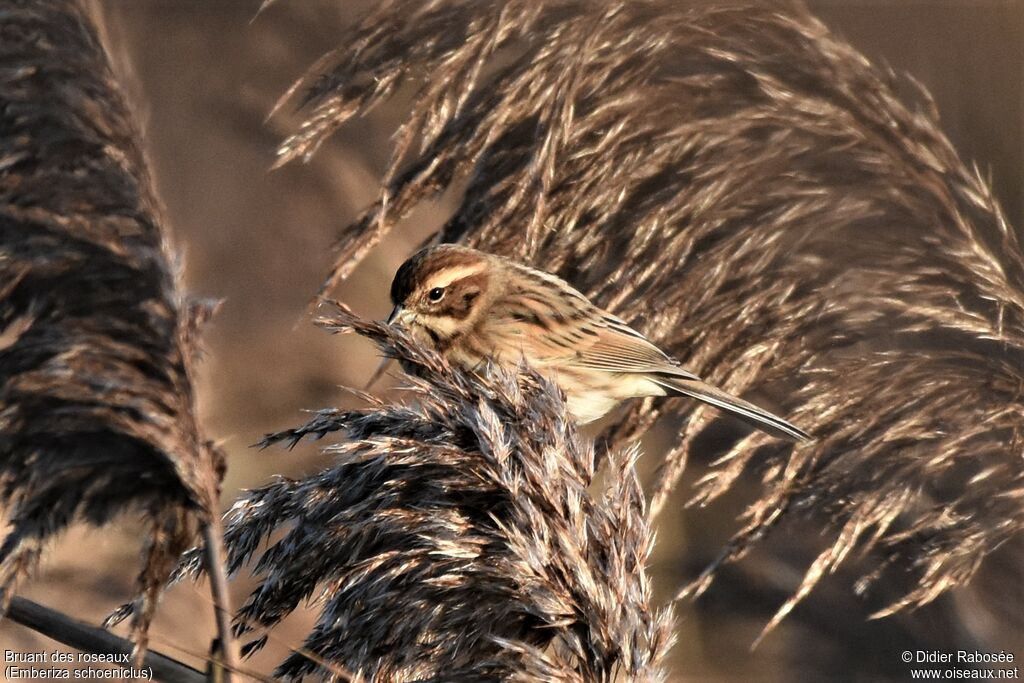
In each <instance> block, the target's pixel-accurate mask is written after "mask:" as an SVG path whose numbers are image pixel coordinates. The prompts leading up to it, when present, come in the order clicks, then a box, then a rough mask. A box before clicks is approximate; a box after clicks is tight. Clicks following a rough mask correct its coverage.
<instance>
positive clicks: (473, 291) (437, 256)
mask: <svg viewBox="0 0 1024 683" xmlns="http://www.w3.org/2000/svg"><path fill="white" fill-rule="evenodd" d="M391 300H392V303H394V305H395V309H394V311H392V314H391V317H390V318H389V322H392V323H396V324H399V325H401V326H403V327H405V328H407V329H408V330H409V331H410V333H411V334H413V336H414V337H416V338H417V339H418V340H419V341H420V342H421V343H424V344H426V345H428V346H431V347H433V348H435V349H436V350H437V351H439V352H440V353H442V354H443V355H444V356H445V357H446V358H447V359H448V360H449V361H450V362H452V363H455V364H457V365H460V366H462V367H467V368H475V367H477V366H479V365H480V364H481V363H482V362H483V361H484V360H485V359H488V358H490V359H493V360H495V361H497V362H498V363H501V364H515V363H518V362H520V360H522V359H524V358H525V360H526V361H527V362H528V363H529V364H530V365H531V366H533V367H534V368H536V369H538V370H540V371H542V372H544V371H550V374H551V375H552V377H553V378H554V380H555V381H556V382H557V384H558V385H559V387H560V388H561V389H562V391H564V392H565V395H566V401H567V405H568V408H569V412H571V413H572V415H573V417H575V418H576V419H577V420H578V421H580V422H582V423H587V422H592V421H594V420H596V419H598V418H600V417H602V416H603V415H605V414H606V413H607V412H608V411H610V410H611V409H612V408H614V407H615V406H616V405H617V404H619V403H620V402H621V401H623V400H625V399H629V398H639V397H643V396H665V395H682V396H689V397H692V398H696V399H698V400H700V401H703V402H705V403H708V404H710V405H712V406H715V407H717V408H720V409H722V410H725V411H726V412H728V413H730V414H732V415H735V416H736V417H739V418H741V419H743V420H744V421H745V422H748V423H750V424H752V425H753V426H755V427H757V428H758V429H761V430H764V431H766V432H768V433H770V434H773V435H775V436H779V437H782V438H787V439H797V440H803V439H807V438H808V436H807V434H806V433H804V432H803V431H802V430H800V429H799V428H797V427H795V426H793V425H792V424H790V423H789V422H787V421H786V420H783V419H782V418H780V417H778V416H776V415H773V414H772V413H769V412H768V411H766V410H763V409H762V408H759V407H757V406H755V405H753V404H751V403H749V402H747V401H744V400H742V399H739V398H736V397H735V396H731V395H729V394H727V393H725V392H724V391H721V390H720V389H717V388H715V387H713V386H711V385H710V384H708V383H706V382H704V381H702V380H701V379H700V378H699V377H697V376H696V375H694V374H693V373H691V372H689V371H687V370H686V369H684V368H683V367H681V366H680V365H679V363H678V361H676V360H674V359H673V358H670V357H669V356H667V355H666V354H665V353H664V352H663V351H661V349H659V348H658V347H657V346H655V345H654V344H652V343H651V342H650V341H648V340H647V338H646V337H644V336H643V335H642V334H640V333H639V332H637V331H636V330H634V329H632V328H631V327H629V325H627V324H626V323H625V322H623V321H622V320H621V319H620V318H617V317H616V316H614V315H612V314H610V313H608V312H607V311H604V310H602V309H600V308H598V307H597V306H595V305H594V304H593V303H591V302H590V301H589V300H588V299H587V298H586V297H585V296H584V295H583V294H581V293H580V292H578V291H577V290H575V289H573V288H572V287H571V286H570V285H569V284H568V283H566V282H565V281H563V280H561V279H559V278H558V277H555V276H554V275H551V274H549V273H545V272H543V271H539V270H535V269H533V268H529V267H527V266H524V265H522V264H519V263H515V262H514V261H510V260H508V259H506V258H503V257H500V256H495V255H492V254H486V253H484V252H480V251H477V250H475V249H470V248H468V247H462V246H456V245H450V244H446V245H440V246H435V247H427V248H426V249H423V250H421V251H419V252H418V253H416V254H414V255H413V256H412V257H411V258H410V259H409V260H408V261H406V262H405V263H404V264H402V266H401V267H400V268H399V269H398V272H397V273H396V274H395V278H394V280H393V281H392V283H391Z"/></svg>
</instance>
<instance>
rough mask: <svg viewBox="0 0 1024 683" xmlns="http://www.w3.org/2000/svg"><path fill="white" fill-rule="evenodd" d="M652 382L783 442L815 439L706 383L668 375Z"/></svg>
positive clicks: (780, 419)
mask: <svg viewBox="0 0 1024 683" xmlns="http://www.w3.org/2000/svg"><path fill="white" fill-rule="evenodd" d="M652 379H653V380H654V381H655V382H656V383H657V384H658V385H659V386H661V387H663V388H664V389H665V390H666V391H667V392H668V394H669V395H670V396H671V395H673V394H676V395H682V396H689V397H691V398H695V399H697V400H698V401H703V402H704V403H707V404H708V405H712V406H714V407H716V408H719V409H721V410H724V411H725V412H727V413H729V414H730V415H735V416H736V417H738V418H739V419H741V420H743V421H744V422H746V423H747V424H749V425H751V426H752V427H756V428H757V429H760V430H761V431H763V432H767V433H768V434H771V435H772V436H777V437H779V438H780V439H787V440H790V441H808V440H809V439H810V438H811V437H810V435H809V434H807V432H805V431H803V430H802V429H800V428H799V427H797V426H795V425H793V424H790V423H789V422H787V421H786V420H783V419H782V418H781V417H779V416H778V415H773V414H772V413H769V412H768V411H767V410H765V409H764V408H758V407H757V406H755V405H754V404H753V403H750V402H748V401H744V400H743V399H742V398H737V397H735V396H733V395H731V394H727V393H726V392H724V391H722V390H721V389H717V388H715V387H713V386H711V385H710V384H708V383H707V382H704V381H703V380H699V379H692V378H689V377H674V376H664V375H663V376H660V377H656V378H652Z"/></svg>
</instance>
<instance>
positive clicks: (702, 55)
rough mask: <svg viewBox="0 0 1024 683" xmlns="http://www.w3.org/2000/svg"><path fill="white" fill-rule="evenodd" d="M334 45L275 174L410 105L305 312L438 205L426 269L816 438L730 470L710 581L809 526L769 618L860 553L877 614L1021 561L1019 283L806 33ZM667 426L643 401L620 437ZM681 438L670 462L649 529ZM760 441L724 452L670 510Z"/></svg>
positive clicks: (663, 18) (439, 3) (644, 32)
mask: <svg viewBox="0 0 1024 683" xmlns="http://www.w3.org/2000/svg"><path fill="white" fill-rule="evenodd" d="M339 45H340V46H341V47H340V48H339V49H338V51H337V52H335V53H333V54H331V55H329V56H327V57H325V59H324V60H322V61H321V62H320V63H319V64H318V65H317V66H316V67H315V68H314V69H312V70H311V71H310V73H309V74H308V75H307V77H306V78H305V79H303V80H302V81H300V82H299V83H297V84H296V86H295V87H294V88H293V89H292V91H291V92H290V94H289V96H290V97H291V98H292V99H293V101H295V102H296V103H297V104H298V105H299V106H300V107H302V108H304V109H305V111H307V112H308V115H307V118H306V121H305V123H304V124H303V125H302V126H301V128H300V129H299V130H298V131H297V132H296V133H295V134H294V135H293V136H291V137H290V138H289V139H287V140H286V141H285V142H284V143H283V145H282V146H281V150H280V155H281V156H280V159H281V161H282V162H285V161H288V160H290V159H294V158H308V157H309V156H310V155H311V154H313V153H314V152H315V151H316V149H317V147H318V146H319V145H320V144H321V143H322V142H323V140H324V139H325V138H326V137H327V136H328V135H330V134H331V133H332V132H333V131H334V130H336V129H337V128H338V127H339V126H341V125H343V124H344V123H345V121H347V120H348V119H350V118H352V117H354V116H357V115H360V114H362V113H364V112H366V111H368V110H369V109H371V108H372V107H374V106H375V105H377V104H379V103H381V102H383V101H385V100H387V99H388V98H390V97H391V96H393V95H394V94H395V93H396V92H398V91H399V90H400V89H402V88H405V87H416V88H417V96H416V98H415V100H414V104H413V106H412V108H411V110H410V112H409V115H408V118H407V120H406V122H405V123H404V124H403V125H402V127H401V128H400V129H399V130H398V132H397V136H396V139H397V144H396V149H395V152H394V155H393V158H394V163H393V165H392V167H391V169H390V171H389V174H388V176H387V178H386V179H385V183H384V185H383V188H382V191H381V195H380V197H379V199H378V201H377V203H376V204H375V205H374V206H373V207H371V209H370V210H369V211H368V212H367V213H366V214H365V216H364V217H363V218H362V219H360V220H359V221H357V222H356V223H354V224H353V225H351V226H348V227H347V228H345V229H344V230H343V231H342V232H341V234H340V236H339V242H338V244H339V246H338V258H337V262H336V265H335V268H334V271H333V272H332V274H331V277H330V278H329V280H328V282H327V283H326V284H325V290H326V289H327V288H329V287H330V285H332V284H334V283H336V282H337V281H339V280H340V279H343V278H344V277H346V276H347V275H348V274H349V273H350V272H351V271H352V269H353V268H354V267H355V266H356V264H358V263H359V261H360V260H361V259H362V258H363V257H364V256H365V255H366V254H367V253H368V251H369V250H370V249H371V248H372V247H373V246H374V245H375V244H377V243H378V242H379V240H380V239H381V238H382V236H383V235H384V234H386V232H387V231H388V230H389V229H390V227H391V226H392V225H394V223H395V222H396V221H398V220H399V219H400V218H402V217H403V216H405V215H406V214H407V213H408V211H409V210H410V209H411V208H412V207H413V206H415V205H416V204H417V203H418V202H420V201H422V200H423V199H425V198H429V197H432V196H435V195H437V194H438V193H440V192H442V191H444V190H445V189H447V188H449V187H451V186H452V185H453V184H454V183H456V182H460V181H463V180H465V181H466V182H467V183H468V186H467V189H466V192H465V195H464V197H463V199H462V203H461V205H460V206H459V208H458V210H457V211H456V213H455V215H454V216H453V217H452V218H451V220H450V221H449V222H448V224H447V225H446V226H445V228H444V229H443V230H442V231H441V233H440V234H439V235H438V236H437V237H438V239H439V240H440V241H461V242H464V243H467V244H469V245H471V246H474V247H477V248H480V249H483V250H487V251H492V252H496V253H502V254H505V255H510V256H514V257H516V258H519V259H522V260H525V261H527V262H530V263H532V264H534V265H537V266H538V267H541V268H543V269H545V270H549V271H553V272H556V273H557V274H558V275H560V276H562V277H564V278H565V279H567V280H568V281H570V282H571V283H573V284H574V285H575V286H577V287H578V288H579V289H581V290H582V291H583V292H584V293H585V294H587V295H588V296H589V297H591V298H592V299H593V300H594V301H595V302H596V303H598V304H599V305H601V306H602V307H605V308H607V309H609V310H611V311H613V312H615V313H617V314H618V315H620V316H621V317H623V318H624V319H625V320H626V321H627V322H628V323H629V324H630V325H631V326H633V327H635V328H636V329H638V330H641V331H642V332H644V333H645V334H646V335H648V336H649V337H650V338H651V339H652V340H654V341H655V342H656V343H658V345H659V346H661V347H662V348H663V349H665V350H666V351H667V352H668V353H670V355H673V356H675V357H677V358H679V359H680V360H681V361H683V362H684V363H685V365H686V366H687V367H688V368H690V369H692V370H693V371H695V372H697V373H698V374H700V375H702V376H704V377H706V378H707V379H708V380H710V381H712V382H714V383H716V384H718V385H719V386H722V387H723V388H724V389H726V390H728V391H730V392H733V393H743V392H744V391H747V390H755V389H756V390H757V391H759V392H763V393H765V394H766V395H769V396H771V397H773V398H774V399H775V400H776V401H777V402H778V403H779V405H780V408H779V409H778V410H777V411H776V412H779V413H780V414H783V415H786V416H787V417H789V418H791V419H792V420H793V421H794V422H795V423H797V424H800V425H801V426H802V427H804V428H805V429H807V430H808V431H810V432H811V433H812V434H814V435H815V436H816V437H817V441H816V442H815V443H813V444H808V445H801V446H799V447H797V448H796V449H795V450H794V451H792V453H790V452H789V451H787V450H785V449H780V448H778V446H768V447H767V448H766V449H762V450H758V451H757V452H758V453H759V454H762V455H759V458H761V457H763V458H765V459H767V460H766V465H765V471H766V472H767V474H766V478H765V481H764V489H763V490H764V493H763V494H762V496H761V497H760V499H759V500H758V501H756V502H755V503H754V505H752V506H751V509H750V513H749V515H748V519H747V520H745V527H744V529H743V530H742V531H741V532H739V533H738V535H737V537H736V539H734V543H733V544H732V545H731V546H730V547H731V548H734V549H736V550H737V552H735V553H728V552H727V553H725V557H729V558H732V557H735V556H738V555H741V554H742V548H744V547H746V545H747V544H748V543H749V542H751V541H753V540H756V539H759V538H762V537H763V536H764V535H765V533H766V532H767V531H768V529H769V528H770V527H771V526H772V525H774V524H776V523H778V521H780V520H782V519H785V517H786V514H788V513H789V512H790V511H793V510H802V511H803V512H804V514H815V515H820V516H819V518H820V519H824V520H828V523H829V528H831V529H832V530H833V531H832V533H833V542H832V544H831V546H830V548H829V549H827V550H825V551H824V552H823V553H822V554H821V556H820V558H819V560H818V562H817V563H815V564H814V566H813V567H812V568H811V570H810V571H809V573H808V575H807V581H806V582H805V583H804V585H803V586H801V587H800V589H799V591H798V593H797V597H800V596H803V595H805V594H806V592H807V590H809V589H810V588H811V587H812V586H813V584H814V583H815V582H816V581H817V579H818V578H819V577H820V576H821V575H822V573H823V572H824V571H826V570H829V569H830V568H831V567H833V566H835V565H836V564H838V563H840V562H842V561H844V559H845V558H847V557H848V555H849V551H850V550H853V549H854V548H866V547H873V548H875V549H876V551H877V552H878V553H879V554H880V559H879V560H878V561H879V562H880V563H882V564H883V565H884V564H886V563H887V562H889V561H890V560H891V561H893V562H895V563H896V564H897V565H898V566H903V567H906V566H907V565H906V563H907V562H909V564H910V566H911V567H915V568H916V569H917V570H918V571H919V576H920V579H921V581H920V584H919V587H918V588H917V589H914V590H911V591H910V592H909V593H907V594H906V595H905V596H904V598H903V599H900V600H897V601H896V602H895V603H894V604H893V605H892V608H894V609H895V608H899V607H902V606H905V605H908V606H912V605H919V604H923V603H925V602H928V601H930V600H932V599H934V598H935V597H936V596H937V595H938V594H940V593H941V592H942V591H943V590H945V589H947V588H949V587H951V586H955V585H960V584H962V583H964V582H965V581H967V580H968V579H969V578H970V577H971V576H972V575H973V574H974V572H975V570H976V569H977V567H978V565H979V562H980V560H981V559H982V558H983V557H984V556H985V555H986V554H987V553H989V552H991V551H992V550H993V549H994V548H996V547H998V546H1000V545H1001V544H1003V543H1005V542H1007V541H1009V540H1010V539H1018V540H1019V539H1020V532H1021V530H1022V528H1024V495H1022V493H1021V492H1022V491H1024V486H1022V485H1021V484H1022V483H1024V482H1022V478H1024V471H1022V470H1021V468H1020V467H1019V462H1020V461H1019V448H1018V446H1019V436H1018V435H1019V434H1020V432H1021V426H1022V420H1021V414H1020V411H1019V410H1018V409H1016V408H1015V406H1017V404H1018V403H1019V400H1018V399H1019V395H1018V394H1019V390H1018V387H1019V386H1020V385H1021V381H1022V379H1024V378H1022V376H1021V370H1020V368H1021V363H1020V359H1021V355H1022V353H1024V331H1022V329H1024V328H1022V325H1024V259H1022V256H1021V250H1020V247H1019V244H1018V242H1017V238H1016V236H1015V233H1014V231H1013V230H1012V229H1011V228H1010V226H1008V225H1007V224H1006V221H1005V220H1004V218H1003V215H1002V213H1001V211H1000V209H999V207H998V205H997V203H996V202H995V200H994V199H993V197H992V195H991V192H990V191H989V188H988V186H987V185H986V183H985V182H984V181H983V180H982V179H981V178H980V177H979V176H978V174H977V173H976V172H975V171H974V170H972V169H970V168H968V167H967V166H966V165H965V164H964V163H963V162H962V161H961V160H960V159H959V157H958V156H957V154H956V152H955V150H954V149H953V148H952V146H951V145H950V143H949V141H948V140H947V139H946V137H945V136H944V135H943V134H942V132H941V131H940V129H939V127H938V123H937V115H936V112H935V108H934V104H933V103H932V102H931V99H930V97H929V96H928V94H927V93H926V92H924V91H923V89H920V88H919V87H917V86H916V84H913V83H910V82H899V85H900V86H901V89H902V90H904V91H907V92H908V93H909V95H907V96H906V98H905V99H903V100H901V99H900V98H898V97H897V96H896V94H895V92H896V87H895V86H896V84H897V82H898V81H900V77H899V76H897V75H895V74H893V73H890V72H886V71H884V70H881V69H878V68H876V67H874V66H872V65H871V64H870V63H869V62H868V61H867V60H866V59H865V58H864V57H863V56H862V55H861V54H859V53H858V52H857V51H855V50H854V49H853V48H851V47H850V46H848V45H847V44H845V43H843V42H841V41H839V40H837V39H835V38H834V37H833V36H831V35H830V34H829V32H828V31H827V29H826V28H825V27H824V26H823V25H822V24H821V23H819V22H818V21H817V20H815V19H813V18H811V17H809V16H807V15H806V14H804V13H802V12H798V11H782V10H779V9H771V8H763V7H752V6H744V5H741V4H738V3H729V4H728V5H726V6H720V5H715V4H704V3H700V4H697V3H693V4H690V3H678V2H670V1H669V0H649V1H643V2H591V1H586V0H547V1H542V2H535V1H532V0H531V1H526V0H522V1H515V0H513V1H512V2H504V3H499V2H475V1H473V2H470V1H469V0H431V1H428V2H419V1H417V2H413V1H411V0H404V1H403V0H398V1H396V2H392V3H388V4H387V5H384V6H381V7H380V8H379V9H377V10H375V11H373V12H371V13H370V14H369V15H368V16H367V17H366V18H365V20H364V21H363V22H362V23H361V24H360V25H359V26H358V27H356V28H355V29H353V30H352V32H351V33H350V34H348V35H346V36H345V37H344V38H343V39H342V40H341V41H340V42H339ZM416 83H418V84H419V85H413V84H416ZM691 409H692V405H691V404H690V403H688V402H684V401H666V402H660V403H657V404H655V406H654V408H653V409H651V410H650V411H649V412H648V413H647V416H645V419H644V424H651V423H652V422H653V420H652V419H651V417H652V416H653V417H657V416H675V417H683V416H685V415H686V414H687V413H688V411H690V410H691ZM637 414H638V412H637V410H631V411H629V412H628V414H627V419H629V420H634V419H636V417H637ZM981 425H984V427H981ZM624 429H625V428H624V426H623V424H621V423H620V424H619V425H614V426H613V432H612V433H623V431H624ZM626 431H629V430H626ZM699 431H700V430H699V429H690V430H687V432H686V433H685V437H684V440H683V441H682V442H681V443H680V445H679V446H678V447H677V448H675V449H673V450H672V451H671V453H670V456H669V460H668V461H667V462H666V463H665V467H664V470H663V473H664V475H663V478H662V479H661V481H660V482H658V483H657V486H656V490H657V493H656V496H657V498H656V500H655V506H656V508H657V507H660V505H661V503H662V502H663V500H664V497H665V496H666V495H667V494H668V492H670V491H671V490H672V489H673V488H674V486H675V483H676V481H677V480H678V476H679V474H680V472H681V470H682V466H681V465H682V463H683V462H684V460H685V457H686V454H687V453H688V452H689V450H690V444H691V442H692V439H693V437H695V436H696V435H697V433H698V432H699ZM630 436H631V437H632V436H635V433H631V434H630ZM759 443H761V441H760V440H759V438H757V437H755V438H754V439H747V440H743V441H741V442H740V443H739V444H738V445H737V446H736V447H735V448H733V449H732V450H730V451H729V452H728V453H727V454H726V456H725V457H723V458H722V459H721V460H720V464H719V465H717V466H715V467H714V468H713V469H712V470H711V472H710V473H709V474H708V476H707V478H706V480H705V483H704V484H703V485H702V486H701V488H700V490H699V492H698V500H699V501H700V502H708V501H710V500H712V499H714V498H715V497H716V496H718V495H720V494H721V493H722V492H723V491H725V490H726V489H728V488H729V487H730V486H731V485H732V483H733V482H734V481H735V479H736V478H737V477H738V476H739V475H740V474H741V473H742V472H743V471H745V470H747V469H748V468H749V465H750V458H751V457H752V455H753V453H754V452H755V449H754V448H753V446H754V445H755V444H759ZM953 510H955V511H956V514H955V519H956V523H955V524H951V523H950V521H949V519H948V518H947V516H946V514H945V513H944V511H953ZM711 569H712V570H713V569H714V567H712V568H711ZM791 606H792V603H788V604H787V605H786V606H785V607H784V608H783V610H782V611H781V612H780V614H781V613H784V612H786V611H788V609H789V608H790V607H791Z"/></svg>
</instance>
